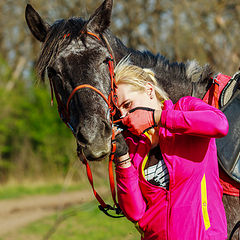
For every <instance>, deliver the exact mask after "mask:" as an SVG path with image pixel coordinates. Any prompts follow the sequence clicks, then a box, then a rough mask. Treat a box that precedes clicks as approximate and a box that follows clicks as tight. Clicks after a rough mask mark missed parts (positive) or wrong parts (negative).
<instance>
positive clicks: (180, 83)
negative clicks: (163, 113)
mask: <svg viewBox="0 0 240 240" xmlns="http://www.w3.org/2000/svg"><path fill="white" fill-rule="evenodd" d="M104 36H105V37H106V39H107V41H108V43H109V45H110V47H111V49H112V52H113V55H114V58H115V61H116V64H117V63H118V62H119V61H120V60H121V59H122V58H123V57H125V56H127V55H129V54H131V55H132V57H131V61H132V63H133V64H135V65H138V66H140V67H145V68H148V67H149V68H151V69H152V70H153V71H154V72H155V73H156V78H157V80H158V82H159V84H160V86H161V87H162V88H163V89H164V90H165V91H166V92H167V93H168V94H169V96H170V98H171V99H172V100H173V102H176V101H177V100H178V99H180V98H181V97H183V96H190V95H192V94H194V96H195V97H198V98H203V97H204V95H205V93H206V91H207V88H208V87H207V86H208V85H209V81H211V80H209V81H208V80H207V81H204V82H203V81H201V82H196V83H193V82H192V80H191V79H188V80H189V81H186V75H185V73H184V71H183V70H180V69H181V68H184V67H183V66H186V65H185V64H184V63H180V64H179V63H172V64H171V63H169V61H168V60H167V59H166V58H165V57H163V56H160V55H158V56H153V55H152V57H153V58H155V59H154V61H151V60H150V58H149V57H147V53H142V52H139V51H137V50H134V49H132V48H128V47H126V46H125V45H124V44H123V43H122V41H121V40H120V39H119V38H117V37H116V36H114V35H113V34H112V32H111V31H110V30H107V31H106V33H105V34H104ZM149 54H150V52H149ZM166 72H168V74H166Z"/></svg>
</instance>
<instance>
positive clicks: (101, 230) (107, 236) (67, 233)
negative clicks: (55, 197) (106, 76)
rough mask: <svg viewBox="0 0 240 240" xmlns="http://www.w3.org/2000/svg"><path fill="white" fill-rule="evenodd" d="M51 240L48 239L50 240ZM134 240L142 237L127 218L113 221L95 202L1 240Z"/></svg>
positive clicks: (46, 219) (30, 226) (72, 209)
mask: <svg viewBox="0 0 240 240" xmlns="http://www.w3.org/2000/svg"><path fill="white" fill-rule="evenodd" d="M47 236H48V237H47ZM9 239H17V240H25V239H28V240H40V239H41V240H122V239H124V240H135V239H138V240H139V239H140V234H139V233H138V232H137V230H136V229H135V227H134V225H133V223H131V222H129V221H128V220H127V219H126V218H120V219H113V218H110V217H107V216H105V215H104V214H103V213H102V212H100V211H99V210H98V208H97V205H96V202H95V201H94V202H91V203H88V204H83V205H81V206H77V207H74V208H69V209H67V210H65V211H64V212H62V213H60V214H58V215H55V216H52V217H48V218H45V219H42V220H40V221H37V222H35V223H32V224H30V225H28V226H27V227H25V228H23V229H21V230H19V231H18V232H15V233H11V234H8V235H6V236H5V237H2V238H0V240H9Z"/></svg>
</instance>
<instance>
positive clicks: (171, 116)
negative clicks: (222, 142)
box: [116, 97, 228, 240]
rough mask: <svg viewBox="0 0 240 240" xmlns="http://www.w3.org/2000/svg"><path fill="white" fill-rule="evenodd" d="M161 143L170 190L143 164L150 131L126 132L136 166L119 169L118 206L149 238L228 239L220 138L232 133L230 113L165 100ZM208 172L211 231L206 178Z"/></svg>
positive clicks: (193, 101) (193, 102)
mask: <svg viewBox="0 0 240 240" xmlns="http://www.w3.org/2000/svg"><path fill="white" fill-rule="evenodd" d="M161 124H162V127H160V129H159V142H160V148H161V152H162V155H163V159H164V161H165V163H166V165H167V168H168V171H169V177H170V183H169V191H167V190H165V189H164V188H161V187H158V186H155V185H152V184H150V183H149V182H147V181H146V180H145V179H144V177H143V175H142V162H143V160H144V158H145V156H146V155H147V154H148V152H149V151H150V147H151V143H150V140H149V139H148V137H147V136H146V135H141V136H135V135H133V134H131V133H130V132H128V131H127V132H126V133H125V139H126V142H127V144H128V146H129V153H130V157H131V159H132V165H131V167H129V168H121V167H118V166H117V167H116V179H117V191H118V200H119V204H120V206H121V208H122V210H123V211H124V213H125V215H126V217H127V218H128V219H129V220H131V221H133V222H138V225H139V226H140V228H141V229H142V230H143V231H144V236H142V239H144V240H166V239H167V240H178V239H179V240H210V239H211V240H223V239H227V223H226V216H225V210H224V206H223V203H222V187H221V185H220V182H219V173H218V162H217V152H216V145H215V138H219V137H223V136H225V135H226V134H227V132H228V122H227V119H226V117H225V115H224V114H223V113H222V112H221V111H220V110H218V109H216V108H214V107H212V106H210V105H208V104H206V103H205V102H203V101H202V100H200V99H197V98H193V97H183V98H181V99H180V100H179V101H178V102H177V103H176V104H175V105H174V104H173V103H172V102H171V101H170V100H168V101H165V103H164V108H163V111H162V116H161ZM204 175H205V179H206V190H207V212H208V216H209V221H210V227H209V228H208V229H206V227H205V225H204V220H203V219H204V218H203V212H202V193H201V181H202V179H203V176H204Z"/></svg>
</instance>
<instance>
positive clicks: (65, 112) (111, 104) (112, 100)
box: [50, 32, 122, 218]
mask: <svg viewBox="0 0 240 240" xmlns="http://www.w3.org/2000/svg"><path fill="white" fill-rule="evenodd" d="M87 34H88V35H91V36H93V37H95V38H96V39H97V40H99V41H101V39H100V38H99V37H98V36H97V35H96V34H94V33H91V32H87ZM69 36H70V34H65V35H64V36H63V38H67V37H69ZM108 51H109V54H110V59H109V60H108V69H109V73H110V78H111V92H110V94H109V96H108V99H107V98H106V97H105V95H104V94H103V93H102V92H101V91H99V90H98V89H97V88H95V87H93V86H91V85H89V84H83V85H79V86H77V87H76V88H75V89H74V90H73V91H72V93H71V94H70V96H69V98H68V101H67V104H66V107H65V106H64V104H63V103H62V101H61V99H60V98H59V96H58V93H57V91H56V88H55V85H54V83H53V82H52V81H50V87H51V94H52V101H53V89H54V92H55V97H56V100H57V103H58V109H59V110H58V111H59V114H60V117H61V118H62V120H63V121H64V123H65V124H66V125H67V126H68V127H70V128H71V129H72V131H73V128H72V127H71V125H70V123H69V104H70V102H71V99H72V98H73V96H74V94H75V93H76V92H77V91H78V90H80V89H82V88H89V89H92V90H93V91H95V92H97V93H98V94H99V95H100V96H101V97H102V98H103V99H104V100H105V102H106V103H107V105H108V108H109V110H110V114H111V120H110V121H111V124H113V116H114V115H115V106H116V103H117V96H116V83H115V78H114V65H113V57H112V55H111V53H110V50H109V49H108ZM73 133H74V131H73ZM111 142H112V150H111V155H110V157H109V166H108V171H109V183H110V189H111V194H112V199H113V201H114V206H113V207H112V206H110V205H108V204H106V203H105V202H104V200H103V199H102V198H101V197H100V195H99V194H98V193H97V192H96V190H95V188H94V184H93V177H92V172H91V169H90V166H89V164H88V161H87V159H86V157H85V155H84V153H81V154H80V157H81V161H82V162H83V163H84V165H85V166H86V172H87V176H88V180H89V182H90V184H91V186H92V190H93V193H94V195H95V197H96V199H97V201H98V202H99V203H100V206H99V209H100V210H102V211H103V212H104V213H105V214H106V215H108V216H110V217H114V218H118V217H122V215H119V214H122V213H121V209H120V207H119V205H118V203H117V200H116V191H115V182H114V173H113V160H114V153H115V151H116V143H115V134H114V131H113V130H112V139H111ZM109 210H110V211H112V210H114V211H115V214H117V216H116V215H112V214H110V213H109Z"/></svg>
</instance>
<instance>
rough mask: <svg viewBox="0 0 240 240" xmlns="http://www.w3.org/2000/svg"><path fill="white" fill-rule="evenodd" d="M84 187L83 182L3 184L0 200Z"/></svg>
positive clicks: (0, 188) (0, 189)
mask: <svg viewBox="0 0 240 240" xmlns="http://www.w3.org/2000/svg"><path fill="white" fill-rule="evenodd" d="M83 188H86V185H85V186H84V185H83V184H73V185H70V186H68V187H64V186H63V185H62V184H60V183H50V184H48V183H43V184H27V185H18V184H14V185H5V186H0V200H3V199H12V198H20V197H25V196H32V195H45V194H57V193H60V192H62V191H64V192H68V191H76V190H81V189H83Z"/></svg>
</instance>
